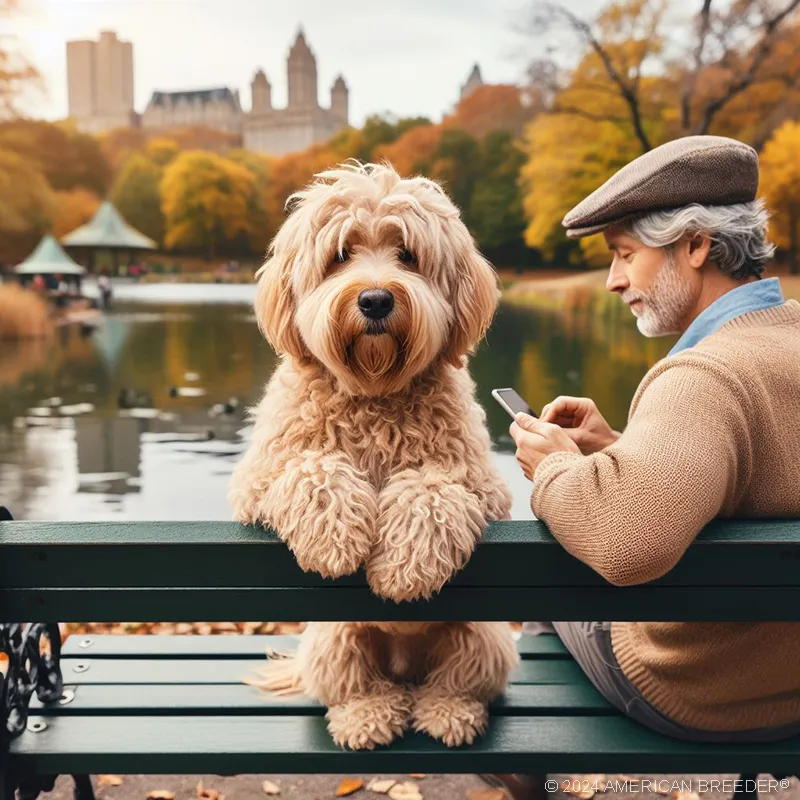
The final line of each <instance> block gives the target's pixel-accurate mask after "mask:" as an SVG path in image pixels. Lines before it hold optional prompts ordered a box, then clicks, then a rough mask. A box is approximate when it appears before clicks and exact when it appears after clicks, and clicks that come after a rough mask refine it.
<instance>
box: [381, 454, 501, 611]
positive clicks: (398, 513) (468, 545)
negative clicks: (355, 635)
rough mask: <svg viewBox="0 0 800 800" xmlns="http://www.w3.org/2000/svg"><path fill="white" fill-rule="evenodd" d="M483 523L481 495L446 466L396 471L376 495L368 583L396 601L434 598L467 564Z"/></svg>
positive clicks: (483, 506) (483, 512)
mask: <svg viewBox="0 0 800 800" xmlns="http://www.w3.org/2000/svg"><path fill="white" fill-rule="evenodd" d="M485 527H486V517H485V503H484V502H482V498H481V497H480V496H479V495H478V494H477V493H476V492H474V491H470V490H469V489H467V488H466V487H465V486H464V485H462V484H461V483H459V482H458V481H457V480H456V481H454V479H453V476H452V475H450V474H448V473H447V472H445V471H444V470H443V469H441V468H439V467H437V466H425V467H422V468H421V469H404V470H402V471H401V472H398V473H397V474H395V475H394V476H392V477H391V478H390V480H389V481H388V483H387V484H386V486H385V487H384V488H383V490H382V491H381V493H380V495H379V496H378V530H377V541H376V544H375V549H374V550H373V552H372V555H371V557H370V560H369V562H368V563H367V580H368V581H369V585H370V587H371V588H372V590H373V591H374V592H375V593H376V594H377V595H380V596H381V597H386V598H389V599H391V600H395V601H396V602H400V601H402V600H415V599H417V598H423V597H430V596H431V595H432V594H434V593H435V592H437V591H439V589H441V588H442V586H443V585H444V584H445V583H446V582H447V581H448V580H449V579H450V578H451V577H452V576H453V575H454V574H455V573H456V572H457V571H458V570H460V569H461V568H462V567H463V566H464V565H465V564H466V563H467V560H468V559H469V557H470V555H471V554H472V551H473V550H474V549H475V544H476V543H477V541H478V539H479V538H480V535H481V533H482V531H483V529H484V528H485Z"/></svg>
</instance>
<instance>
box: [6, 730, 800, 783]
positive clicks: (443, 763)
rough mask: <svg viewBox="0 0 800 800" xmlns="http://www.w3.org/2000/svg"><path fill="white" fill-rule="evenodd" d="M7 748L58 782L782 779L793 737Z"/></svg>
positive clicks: (201, 735) (186, 740) (282, 740)
mask: <svg viewBox="0 0 800 800" xmlns="http://www.w3.org/2000/svg"><path fill="white" fill-rule="evenodd" d="M37 719H38V720H44V721H46V723H47V728H46V729H45V730H43V731H41V732H39V733H32V732H30V731H26V732H25V733H23V734H22V736H21V737H20V738H19V739H16V740H15V741H13V742H12V743H11V747H10V768H11V769H13V770H15V771H18V772H19V773H20V774H22V775H25V774H26V773H27V772H29V771H35V772H37V773H39V774H58V773H73V774H74V773H89V774H97V773H150V774H158V773H183V774H192V773H215V774H241V773H250V774H253V773H300V772H316V773H333V772H345V773H347V772H350V773H358V772H390V773H395V772H399V773H408V772H432V773H434V772H436V773H464V772H514V771H521V765H522V764H524V765H525V770H526V771H528V772H539V773H544V772H565V773H587V772H589V773H612V772H628V771H636V772H642V773H647V772H656V773H681V772H698V773H740V772H755V773H759V772H763V773H772V774H776V773H788V774H792V773H793V772H794V771H795V770H796V767H797V763H798V760H800V737H795V738H793V739H789V740H786V741H783V742H776V743H770V744H748V745H708V744H704V745H701V744H697V743H692V742H683V741H679V740H677V739H668V738H666V737H663V736H659V735H658V734H655V733H653V732H651V731H649V730H646V729H644V728H642V727H641V726H640V725H638V724H637V723H635V722H632V721H631V720H629V719H626V718H624V717H621V716H554V717H533V718H531V717H500V718H497V719H495V720H493V723H492V725H491V727H490V730H489V732H488V733H487V734H486V735H485V736H483V737H481V738H480V739H479V740H478V741H477V742H476V743H475V744H473V745H472V746H471V747H466V748H460V749H455V750H447V748H445V747H444V746H443V745H441V744H440V743H438V742H435V741H433V740H431V739H430V738H428V737H426V736H422V735H419V734H414V733H409V734H407V735H406V736H405V737H404V738H403V739H402V740H400V741H398V742H395V743H394V744H393V745H392V747H390V748H386V749H380V750H375V751H372V752H364V751H359V752H342V751H341V750H339V749H338V748H337V747H336V746H335V745H334V744H333V742H332V740H331V738H330V736H329V734H328V732H327V730H326V727H325V720H324V719H323V718H321V717H319V716H182V717H178V716H176V717H161V716H158V717H142V716H139V717H133V716H119V717H117V716H114V717H108V716H70V717H66V716H62V717H51V718H45V717H39V718H33V721H36V720H37Z"/></svg>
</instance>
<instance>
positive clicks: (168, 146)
mask: <svg viewBox="0 0 800 800" xmlns="http://www.w3.org/2000/svg"><path fill="white" fill-rule="evenodd" d="M180 151H181V148H180V145H179V144H178V143H177V142H176V141H175V140H174V139H167V138H158V139H151V140H150V141H149V142H148V143H147V148H146V150H145V153H146V154H147V157H148V158H149V159H150V160H151V161H153V162H154V163H155V164H158V166H159V167H165V166H167V164H169V162H170V161H172V160H173V159H174V158H175V157H176V156H177V155H178V153H180Z"/></svg>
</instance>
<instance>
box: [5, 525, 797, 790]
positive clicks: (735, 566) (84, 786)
mask: <svg viewBox="0 0 800 800" xmlns="http://www.w3.org/2000/svg"><path fill="white" fill-rule="evenodd" d="M588 534H590V532H587V535H588ZM258 619H263V620H274V621H297V620H309V619H311V620H498V619H499V620H507V619H512V620H526V619H528V620H549V619H557V620H579V619H584V620H585V619H594V620H599V619H616V620H684V621H698V620H705V621H757V620H763V621H800V520H797V521H793V520H783V521H780V520H774V521H743V520H742V521H727V522H722V521H720V522H716V523H714V524H712V525H710V526H709V527H708V528H707V529H706V530H705V531H703V533H702V534H701V535H700V537H699V538H698V540H697V541H696V542H695V543H694V544H693V545H692V546H691V547H690V548H689V550H688V551H687V553H686V555H685V556H684V558H683V559H682V560H681V562H680V564H678V566H677V567H676V568H675V569H674V570H673V571H672V572H670V573H669V574H668V575H666V576H664V577H663V578H660V579H659V580H656V581H653V582H651V583H648V584H645V585H641V586H631V587H615V586H611V585H609V584H608V583H606V582H605V581H604V580H603V579H602V578H600V577H599V576H598V575H596V574H595V573H594V572H592V571H591V570H590V569H589V568H588V567H586V566H585V565H583V564H581V563H580V562H579V561H577V560H576V559H574V558H573V557H572V556H570V555H569V554H567V553H566V552H565V551H564V550H563V549H562V548H561V546H560V545H559V544H558V543H557V542H556V541H555V540H554V539H553V538H552V536H551V535H550V534H549V533H548V531H547V529H546V527H545V526H544V525H543V524H541V523H538V522H502V523H496V524H493V525H491V526H490V528H489V530H488V531H487V533H486V536H485V541H484V542H483V543H482V544H481V545H480V546H479V547H478V549H477V551H476V553H475V554H474V556H473V558H472V560H471V561H470V563H469V564H468V566H467V567H466V568H465V569H464V570H463V571H462V572H461V573H460V574H459V575H458V576H457V577H456V578H455V579H454V580H453V581H452V582H451V583H450V584H449V585H448V586H447V587H445V589H444V590H443V591H442V592H441V593H440V594H439V595H438V596H436V597H435V598H434V599H433V600H431V601H430V602H419V603H405V604H400V605H397V604H394V603H391V602H385V601H382V600H380V599H378V598H376V597H375V596H373V595H372V594H370V592H369V589H368V587H367V585H366V582H365V580H364V578H363V576H362V575H356V576H352V577H349V578H344V579H340V580H337V581H329V580H324V579H322V578H320V577H319V576H317V575H315V574H309V573H304V572H302V571H301V570H300V569H299V568H298V567H297V565H296V564H295V562H294V559H293V557H292V555H291V553H290V552H289V550H288V549H287V548H286V547H285V546H284V545H283V544H282V543H281V542H279V541H278V540H277V538H275V537H274V536H273V535H271V534H269V533H265V532H263V531H259V530H256V529H252V528H246V527H241V526H239V525H237V524H233V523H226V522H177V523H176V522H131V523H71V522H59V523H39V522H14V521H6V522H0V623H3V625H2V631H3V632H4V633H3V636H4V638H5V644H4V645H3V649H5V650H6V652H7V653H8V654H9V658H10V660H11V662H12V663H11V666H13V667H14V669H15V670H18V669H19V667H20V661H21V660H25V659H27V660H28V662H30V665H31V666H32V667H33V668H34V672H37V669H36V668H38V674H34V675H33V676H32V678H31V680H30V681H29V684H31V685H32V684H34V683H38V691H39V693H40V694H39V697H38V698H37V695H36V693H34V695H33V697H32V698H31V702H30V708H29V710H26V708H25V705H26V703H25V702H24V694H25V692H24V691H23V692H22V695H23V698H22V700H20V697H19V696H17V695H15V694H14V691H9V689H12V690H13V689H14V686H15V685H16V686H20V685H22V684H24V681H19V680H18V681H16V683H15V682H14V681H11V680H7V681H6V684H5V687H4V691H3V693H2V702H3V713H4V716H5V718H6V727H7V728H8V729H9V730H10V731H11V733H8V734H7V735H6V737H5V744H4V752H3V756H2V771H3V776H4V781H5V786H6V795H5V796H6V797H9V794H8V787H12V786H14V785H21V786H22V787H23V789H24V792H23V794H22V796H23V797H35V795H36V792H37V791H38V789H40V788H41V787H42V786H46V785H47V782H48V780H52V779H51V778H50V777H49V776H55V775H57V774H72V775H74V776H78V777H77V778H76V786H77V794H78V796H79V797H81V798H88V797H91V784H90V782H89V780H88V778H87V777H86V776H87V775H90V774H97V773H128V774H131V773H152V774H156V773H183V774H196V773H203V774H205V773H214V774H241V773H303V772H307V773H361V774H363V773H367V772H370V773H375V772H378V773H380V772H391V773H417V772H425V773H509V772H523V773H529V774H539V775H541V774H544V773H572V774H575V773H578V774H580V773H616V772H623V773H628V774H630V773H632V772H635V773H639V774H647V773H736V774H743V775H755V774H758V773H764V774H771V775H773V776H779V775H780V776H783V775H792V774H797V773H798V767H800V737H798V738H795V739H791V740H787V741H782V742H777V743H770V744H753V745H741V744H740V745H713V744H697V743H687V742H681V741H677V740H673V739H669V738H665V737H662V736H659V735H657V734H655V733H652V732H651V731H649V730H647V729H645V728H643V727H641V726H639V725H638V724H637V723H635V722H632V721H631V720H629V719H626V718H625V717H624V716H622V715H621V714H620V713H619V712H618V711H617V710H616V709H614V708H613V707H612V706H610V705H609V703H607V702H606V701H605V700H604V699H603V698H602V697H601V696H600V695H599V694H598V692H597V691H596V690H595V689H594V688H593V686H592V685H591V684H590V683H589V681H588V680H587V679H586V678H585V677H584V676H583V675H582V673H581V671H580V670H579V668H578V666H577V665H576V664H575V662H574V661H573V660H572V659H571V657H570V656H569V654H568V653H567V652H566V651H565V650H564V648H563V647H562V646H561V644H560V641H559V640H558V639H557V637H554V636H540V637H530V638H528V637H523V638H522V640H521V641H520V644H519V647H520V652H521V654H522V661H521V666H520V667H519V669H518V670H517V671H516V673H515V675H514V678H513V682H512V684H511V686H510V687H509V689H508V691H507V693H506V695H505V696H504V697H503V698H502V699H501V700H499V701H498V702H497V703H495V704H494V706H493V708H492V719H491V723H490V729H489V732H488V733H487V734H486V735H485V736H483V737H482V738H480V739H479V740H478V741H477V742H476V743H475V744H474V745H472V746H470V747H463V748H459V749H453V750H448V749H447V748H446V747H444V746H443V745H441V744H439V743H438V742H436V741H433V740H431V739H429V738H427V737H426V736H423V735H418V734H414V733H408V734H406V736H405V737H404V738H403V739H402V740H400V741H398V742H396V743H395V744H393V745H392V746H391V747H388V748H384V749H379V750H375V751H372V752H345V751H342V750H340V749H338V748H337V747H336V746H335V745H334V744H333V742H332V741H331V739H330V737H329V735H328V733H327V730H326V725H325V719H324V717H323V714H324V709H323V708H321V707H320V706H318V705H317V704H316V703H314V702H312V701H309V700H308V699H305V698H302V697H281V698H270V697H265V696H264V695H262V694H260V693H259V692H258V691H257V690H256V689H254V688H252V687H251V686H248V685H245V684H243V683H242V679H243V678H244V677H245V676H246V675H247V674H248V673H250V672H252V670H253V669H254V668H257V667H258V666H259V665H261V664H263V659H264V653H265V651H266V650H267V649H268V648H269V649H274V650H278V651H285V650H287V649H291V648H292V647H293V646H294V640H293V639H292V638H291V637H281V636H275V637H269V636H93V635H86V636H72V637H70V638H69V639H68V640H67V641H66V643H65V644H64V646H63V648H62V649H61V653H60V673H61V675H62V676H63V684H62V683H61V682H60V681H59V680H58V666H59V663H58V662H59V659H58V647H57V643H56V644H55V645H52V646H51V650H52V652H51V653H50V655H49V656H47V655H45V656H41V657H40V655H39V654H40V652H42V647H41V646H40V643H39V640H40V638H47V634H48V632H49V635H50V636H51V637H53V638H57V636H56V634H55V632H54V627H53V623H57V622H64V621H75V622H78V621H93V622H104V621H113V622H125V621H139V620H160V621H166V622H180V621H198V620H202V621H248V620H258ZM20 622H24V623H38V624H31V625H28V626H27V627H25V626H20V625H17V624H16V623H20ZM45 651H46V648H45ZM20 653H22V655H20ZM29 691H30V687H29ZM15 733H18V735H13V734H15ZM81 776H82V777H81Z"/></svg>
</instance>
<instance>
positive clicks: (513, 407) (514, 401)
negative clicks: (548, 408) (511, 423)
mask: <svg viewBox="0 0 800 800" xmlns="http://www.w3.org/2000/svg"><path fill="white" fill-rule="evenodd" d="M492 397H494V399H495V400H497V402H498V403H500V405H501V406H503V408H504V409H505V410H506V411H507V412H508V413H509V415H510V416H511V417H514V416H516V415H517V414H519V412H520V411H521V412H522V413H523V414H529V415H530V416H532V417H537V418H538V416H539V415H538V414H537V413H536V412H535V411H534V410H533V409H532V408H531V407H530V406H529V405H528V404H527V403H526V402H525V401H524V400H523V399H522V398H521V397H520V396H519V395H518V394H517V393H516V392H515V391H514V390H513V389H493V390H492Z"/></svg>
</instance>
